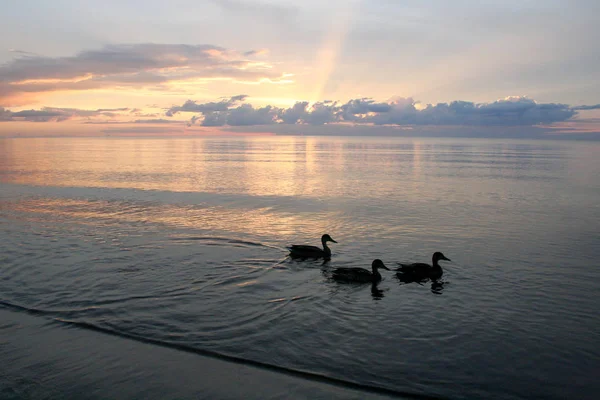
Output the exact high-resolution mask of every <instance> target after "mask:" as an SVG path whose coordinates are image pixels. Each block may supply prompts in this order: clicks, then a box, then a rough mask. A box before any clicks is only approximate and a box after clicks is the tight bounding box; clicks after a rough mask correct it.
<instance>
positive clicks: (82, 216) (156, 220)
mask: <svg viewBox="0 0 600 400" xmlns="http://www.w3.org/2000/svg"><path fill="white" fill-rule="evenodd" d="M10 208H11V209H12V210H13V211H16V212H21V213H27V214H29V215H31V216H35V215H45V216H47V217H50V218H56V219H58V220H60V221H67V222H68V221H73V222H75V223H77V224H84V225H90V226H98V225H105V224H111V223H129V224H139V225H142V224H160V225H165V226H168V227H169V228H175V229H181V228H185V229H198V230H205V231H211V232H214V233H215V234H217V233H218V232H228V233H232V232H233V233H239V234H240V235H243V234H247V233H248V232H252V234H253V235H258V236H262V237H264V238H281V237H294V236H296V235H297V233H298V232H312V233H313V235H314V237H315V241H316V242H315V244H318V238H319V237H320V236H321V235H322V232H325V231H327V230H328V229H334V228H335V226H336V225H337V224H339V223H340V220H339V215H338V213H336V212H320V213H314V214H312V216H308V217H307V216H306V215H305V214H292V213H289V212H278V211H275V210H272V209H271V208H268V207H265V208H251V207H240V208H228V207H221V206H212V207H202V206H196V207H193V206H187V205H185V206H182V205H177V204H160V205H155V204H149V203H144V204H136V205H133V206H130V205H128V204H127V202H125V201H103V200H95V201H88V200H78V199H52V198H44V199H28V200H21V201H19V202H15V203H14V204H12V205H11V207H10Z"/></svg>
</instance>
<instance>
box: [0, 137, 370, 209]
mask: <svg viewBox="0 0 600 400" xmlns="http://www.w3.org/2000/svg"><path fill="white" fill-rule="evenodd" d="M4 147H5V148H4V151H3V153H4V154H5V156H4V158H3V163H4V164H5V165H4V168H3V170H4V171H9V172H8V173H5V174H4V175H3V176H2V181H4V182H11V183H20V184H32V185H41V186H74V187H105V188H135V189H142V190H165V191H174V192H207V193H232V194H234V193H235V194H239V193H244V194H248V195H254V196H291V197H297V196H309V197H317V198H321V197H327V196H328V193H331V192H332V191H338V193H339V190H344V189H345V190H347V189H348V188H343V187H341V186H339V184H340V183H341V182H342V179H338V176H339V175H340V174H342V173H343V172H344V170H345V169H347V168H348V166H350V165H353V164H356V161H357V157H360V158H361V160H364V161H368V159H367V158H368V157H372V160H377V157H378V156H377V154H374V155H369V154H358V153H356V149H354V153H352V154H348V153H347V150H348V149H345V148H344V144H343V142H341V141H337V140H331V139H327V138H325V139H323V138H304V137H293V136H287V137H286V136H283V137H278V138H242V139H232V138H226V139H222V138H220V139H205V138H191V139H188V138H181V139H174V138H168V139H140V138H136V139H129V138H109V139H105V138H77V139H74V138H70V139H52V138H31V139H18V140H10V139H9V140H5V141H4ZM359 150H360V149H359ZM363 166H364V165H363ZM352 190H356V188H352Z"/></svg>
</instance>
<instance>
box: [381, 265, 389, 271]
mask: <svg viewBox="0 0 600 400" xmlns="http://www.w3.org/2000/svg"><path fill="white" fill-rule="evenodd" d="M380 268H383V269H387V270H388V271H391V269H389V268H388V267H386V266H385V264H384V263H381V265H380Z"/></svg>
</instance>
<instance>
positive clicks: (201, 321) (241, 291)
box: [0, 137, 600, 398]
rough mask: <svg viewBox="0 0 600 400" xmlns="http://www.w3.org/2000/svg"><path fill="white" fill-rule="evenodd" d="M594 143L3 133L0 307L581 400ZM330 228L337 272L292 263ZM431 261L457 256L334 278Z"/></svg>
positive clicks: (452, 390) (456, 384) (470, 387)
mask: <svg viewBox="0 0 600 400" xmlns="http://www.w3.org/2000/svg"><path fill="white" fill-rule="evenodd" d="M598 150H600V148H599V147H598V145H597V144H594V143H586V144H583V143H569V142H542V141H538V142H527V141H504V142H500V141H492V140H462V139H461V140H445V139H407V138H401V139H394V138H385V139H376V138H303V137H283V138H281V137H272V138H239V137H238V138H211V139H201V138H180V139H177V138H169V139H142V138H136V139H124V138H96V139H6V140H0V264H1V265H2V269H1V270H0V274H1V275H0V293H1V296H2V298H1V299H0V300H1V301H4V302H5V303H7V304H12V305H16V306H22V307H25V308H26V309H29V310H37V312H38V314H36V315H40V316H42V317H43V318H62V319H69V320H72V321H75V322H77V323H80V324H88V325H91V326H95V327H99V328H102V329H106V330H112V331H117V332H120V333H124V334H127V335H130V336H136V337H142V338H150V339H152V340H156V341H161V342H168V343H174V344H178V345H183V346H187V347H191V348H195V349H204V350H210V351H215V352H219V353H224V354H229V355H232V356H235V357H240V358H244V359H250V360H257V361H260V362H265V363H268V364H275V365H280V366H284V367H289V368H294V369H300V370H307V371H313V372H318V373H322V374H325V375H328V376H333V377H337V378H340V379H342V378H343V379H345V380H350V381H355V382H360V383H364V384H370V385H376V386H381V387H386V388H391V389H395V390H401V391H408V392H411V393H421V394H426V395H435V396H443V397H451V398H454V397H456V398H464V397H465V396H466V397H479V398H527V397H530V395H531V393H536V395H539V397H544V398H574V397H577V398H583V397H588V398H591V397H590V396H589V395H588V394H589V393H595V392H596V391H597V390H599V389H600V388H599V387H598V381H597V377H596V375H595V371H596V370H597V368H596V366H597V365H598V363H599V362H600V354H599V352H598V349H600V338H599V337H598V335H597V331H598V326H599V324H600V320H599V319H598V316H597V312H596V310H597V309H598V307H600V304H599V303H598V301H599V300H598V298H599V297H598V296H590V295H589V293H596V292H597V282H598V279H599V278H600V276H599V275H598V274H599V273H600V272H599V271H600V270H598V269H597V268H590V266H593V265H594V260H595V257H596V253H597V249H598V248H600V242H599V241H600V237H599V236H598V234H597V233H598V232H597V227H598V226H600V182H599V179H598V176H600V163H599V162H598V159H597V157H596V154H597V152H598ZM324 233H330V234H331V235H332V236H333V237H334V238H335V239H336V240H337V241H338V244H336V245H335V246H334V247H333V246H332V251H333V254H332V258H331V260H330V261H328V262H323V260H305V261H302V260H292V259H290V258H289V257H288V251H287V249H286V247H287V246H289V245H290V244H292V243H309V244H314V243H315V242H316V243H318V239H319V238H320V237H321V235H322V234H324ZM433 251H443V252H444V253H446V254H452V260H453V261H454V263H453V264H452V265H451V266H449V267H448V268H447V269H446V268H445V270H444V279H443V281H438V282H431V281H427V282H411V283H408V282H401V281H399V280H398V278H396V274H395V273H394V272H390V271H382V276H383V280H382V282H380V283H379V284H378V285H370V284H366V285H340V284H339V283H337V282H334V281H332V280H331V279H330V276H331V271H332V270H334V269H335V268H339V267H362V268H369V267H370V264H371V261H372V260H373V259H376V258H380V259H382V260H383V261H384V262H385V263H388V262H389V263H394V262H396V261H398V260H421V259H428V258H429V257H430V256H431V254H432V252H433ZM450 283H451V284H450ZM439 294H442V295H441V296H440V295H439ZM0 329H2V328H1V327H0ZM36 368H43V367H40V366H39V365H37V364H36V362H35V360H33V361H31V369H32V371H35V369H36ZM573 376H577V377H578V379H577V381H576V382H574V381H573V380H572V379H571V377H573ZM126 378H127V376H126V375H125V376H124V379H126ZM0 379H2V378H1V377H0ZM506 382H511V385H506V384H505V383H506Z"/></svg>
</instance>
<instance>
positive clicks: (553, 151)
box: [0, 136, 600, 244]
mask: <svg viewBox="0 0 600 400" xmlns="http://www.w3.org/2000/svg"><path fill="white" fill-rule="evenodd" d="M544 143H545V142H535V143H528V142H524V141H515V142H514V143H512V142H511V143H501V142H490V141H485V142H484V141H477V140H470V141H465V140H461V141H457V140H455V141H450V140H444V139H429V140H427V139H412V138H328V137H298V136H282V137H254V138H240V137H236V138H223V137H220V138H152V139H144V138H68V139H67V138H60V139H58V138H57V139H51V138H31V139H5V140H2V141H0V150H1V151H0V183H17V184H27V185H34V186H50V187H74V188H75V189H77V190H82V191H85V190H84V189H85V188H101V189H100V190H104V189H137V190H147V191H154V192H148V193H143V194H140V193H137V194H131V193H129V194H120V193H113V194H112V195H111V197H112V198H116V199H119V201H113V202H110V201H104V200H93V201H87V200H76V199H70V200H68V199H64V200H52V199H48V200H46V201H45V202H41V200H40V201H38V202H37V203H36V202H35V201H30V202H29V203H28V202H27V201H24V202H23V203H22V204H20V205H18V207H22V208H26V207H29V208H30V209H29V210H27V211H30V212H34V213H56V214H57V215H63V216H65V217H68V216H72V217H76V218H78V219H79V220H82V221H87V220H100V219H104V220H111V219H118V220H120V221H130V222H132V223H144V222H152V223H159V224H166V225H169V226H179V227H187V228H197V229H206V230H213V231H228V232H240V233H244V232H249V231H250V232H252V233H253V234H257V235H261V236H265V237H275V236H279V237H288V236H294V235H297V233H298V232H303V233H305V234H307V235H310V236H311V237H313V236H314V237H315V240H317V243H315V244H318V238H319V237H320V235H321V234H323V233H324V232H343V234H348V235H352V234H358V235H363V236H364V235H368V234H369V232H375V233H376V234H377V235H379V236H381V235H384V236H385V235H388V236H392V235H398V234H401V232H400V231H402V232H408V231H410V230H411V229H412V230H414V229H419V228H421V226H417V225H411V224H413V222H412V220H413V219H411V218H412V217H411V215H410V212H408V211H409V208H410V210H411V211H412V212H416V213H418V214H419V215H425V216H427V218H430V219H432V220H433V215H437V216H438V218H439V217H440V216H441V217H444V216H445V215H448V216H451V215H452V214H455V213H456V210H461V209H463V208H464V206H465V205H468V204H469V203H470V202H472V201H473V199H477V202H478V203H479V204H482V205H486V206H487V205H489V206H492V207H494V208H493V209H501V208H502V207H504V204H506V203H507V202H511V204H513V205H516V206H525V205H531V204H535V202H538V203H540V204H541V203H543V202H544V201H546V199H547V198H548V196H556V194H555V191H554V189H553V186H552V185H553V183H552V182H553V179H560V178H562V177H564V176H570V175H573V176H575V174H578V176H582V178H580V180H581V181H583V182H584V183H586V184H590V183H593V182H594V181H597V180H596V178H595V177H596V176H598V173H597V172H598V171H599V170H600V168H598V163H594V161H595V159H593V160H592V158H593V157H592V155H593V154H595V152H593V151H589V152H587V153H585V154H586V155H587V154H589V155H590V157H586V158H585V162H577V163H575V162H572V161H569V160H577V159H578V158H577V157H575V156H571V154H573V153H575V152H581V151H582V148H581V146H579V147H578V146H577V145H573V144H569V145H568V146H566V145H564V146H563V145H562V144H560V145H559V144H548V143H546V144H544ZM584 147H585V148H587V147H590V148H592V147H593V146H590V145H585V146H584ZM594 148H597V145H596V146H595V147H594ZM582 169H585V170H586V171H587V173H586V174H585V175H583V174H581V170H582ZM583 176H585V177H586V178H585V179H583ZM532 182H533V183H535V184H536V185H537V186H538V188H539V189H540V190H539V193H540V195H539V196H537V197H535V198H534V197H532V196H531V195H528V193H529V188H530V187H531V185H532ZM575 182H577V181H575ZM499 184H502V185H504V187H503V186H502V185H499ZM506 185H510V186H506ZM592 186H593V185H592ZM590 190H593V188H591V189H590ZM569 193H572V192H569ZM582 193H584V194H585V193H586V192H584V191H582ZM186 194H187V195H189V196H188V197H185V198H184V199H183V200H182V197H181V196H182V195H186ZM82 196H85V194H83V195H82ZM94 196H95V195H92V196H91V197H92V198H94ZM122 196H126V197H127V196H132V197H135V198H137V199H138V200H143V201H137V202H136V201H131V202H128V201H127V200H126V199H122ZM178 196H179V197H178ZM244 196H246V197H244ZM97 197H98V196H96V198H97ZM100 198H103V197H102V196H100ZM178 199H179V200H178ZM53 201H54V203H53ZM178 202H179V203H178ZM384 203H385V204H387V206H386V207H389V205H390V204H393V205H394V208H392V209H387V211H386V212H387V214H386V213H384V212H380V211H379V210H380V209H379V208H378V207H380V205H382V206H383V205H385V204H384ZM432 204H434V205H435V208H432V207H433V206H432ZM382 206H381V207H382ZM365 207H367V208H368V209H369V212H368V213H365V212H363V209H364V208H365ZM366 214H368V215H369V217H368V218H365V219H364V220H362V219H360V220H359V216H361V215H366ZM351 219H352V220H353V222H352V223H350V222H348V221H349V220H351ZM389 220H397V221H398V226H400V224H403V225H402V226H401V227H397V226H396V225H395V224H394V225H390V224H389V223H386V221H389ZM378 223H379V225H380V226H378ZM350 225H352V226H350ZM438 225H439V226H441V224H438ZM381 226H384V228H382V227H381ZM378 229H379V230H378ZM439 229H441V228H439ZM399 232H400V233H399Z"/></svg>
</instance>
